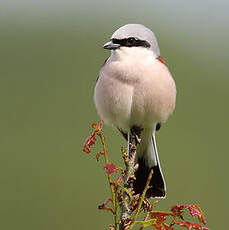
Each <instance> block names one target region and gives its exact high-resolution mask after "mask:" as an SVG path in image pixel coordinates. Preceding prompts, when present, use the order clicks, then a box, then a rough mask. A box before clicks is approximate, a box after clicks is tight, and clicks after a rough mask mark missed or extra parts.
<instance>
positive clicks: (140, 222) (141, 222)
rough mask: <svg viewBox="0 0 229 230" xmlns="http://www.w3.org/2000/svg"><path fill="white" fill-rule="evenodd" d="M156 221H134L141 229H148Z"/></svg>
mask: <svg viewBox="0 0 229 230" xmlns="http://www.w3.org/2000/svg"><path fill="white" fill-rule="evenodd" d="M156 220H157V219H150V220H146V221H136V223H137V224H142V225H143V227H144V228H145V227H149V226H152V224H153V223H154V222H155V221H156Z"/></svg>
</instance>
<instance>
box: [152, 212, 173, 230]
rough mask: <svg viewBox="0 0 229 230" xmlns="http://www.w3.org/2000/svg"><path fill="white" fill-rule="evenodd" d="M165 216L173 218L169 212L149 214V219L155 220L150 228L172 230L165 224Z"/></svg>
mask: <svg viewBox="0 0 229 230" xmlns="http://www.w3.org/2000/svg"><path fill="white" fill-rule="evenodd" d="M167 216H173V217H174V214H173V213H171V212H154V211H153V212H151V213H150V218H151V219H156V221H155V222H154V223H153V224H152V226H153V227H155V229H157V230H173V228H172V227H171V226H169V225H168V224H166V223H165V221H166V217H167Z"/></svg>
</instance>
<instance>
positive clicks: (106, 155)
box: [97, 128, 118, 230]
mask: <svg viewBox="0 0 229 230" xmlns="http://www.w3.org/2000/svg"><path fill="white" fill-rule="evenodd" d="M97 134H98V135H99V137H100V139H101V143H102V145H103V152H104V159H105V163H106V164H107V163H109V159H108V152H107V146H106V142H105V138H104V136H103V132H102V129H101V128H99V129H98V133H97ZM107 179H108V182H109V186H110V191H111V196H112V203H113V211H114V219H115V226H116V222H117V206H118V204H117V203H116V196H115V192H114V188H113V185H112V179H111V175H109V174H107ZM115 230H118V228H115Z"/></svg>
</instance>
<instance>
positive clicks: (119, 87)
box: [94, 24, 176, 198]
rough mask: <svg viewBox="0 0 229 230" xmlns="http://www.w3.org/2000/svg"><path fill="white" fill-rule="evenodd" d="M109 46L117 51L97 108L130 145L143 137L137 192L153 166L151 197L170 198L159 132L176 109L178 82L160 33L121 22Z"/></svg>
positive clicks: (103, 74)
mask: <svg viewBox="0 0 229 230" xmlns="http://www.w3.org/2000/svg"><path fill="white" fill-rule="evenodd" d="M103 48H104V49H108V50H110V51H111V55H110V57H108V58H107V59H106V61H105V62H104V64H103V65H102V67H101V70H100V72H99V76H98V79H97V82H96V85H95V89H94V102H95V106H96V109H97V112H98V114H99V116H100V117H101V118H102V119H104V121H105V123H107V124H108V125H111V126H113V127H115V128H117V129H118V130H119V131H120V132H121V133H122V135H123V136H124V137H125V138H126V139H127V141H128V143H127V145H128V146H129V145H130V140H131V136H132V135H136V136H137V135H139V136H140V137H139V139H140V143H139V144H138V145H137V155H136V161H137V163H138V169H137V171H136V172H135V177H136V180H135V181H134V185H133V188H134V192H135V194H141V193H142V192H143V190H144V187H145V184H146V182H147V178H148V175H149V172H150V171H151V169H153V175H152V178H151V180H150V184H149V188H148V190H147V193H146V194H147V197H152V198H165V197H166V184H165V180H164V176H163V173H162V170H161V166H160V161H159V156H158V151H157V146H156V138H155V135H156V130H158V129H160V127H161V125H162V124H163V123H165V122H166V121H167V119H168V117H169V116H170V115H171V114H172V113H173V111H174V109H175V104H176V84H175V81H174V79H173V77H172V75H171V73H170V71H169V69H168V67H167V64H166V62H165V60H164V59H163V58H162V57H161V56H160V49H159V46H158V42H157V39H156V37H155V35H154V33H153V32H152V31H151V30H150V29H149V28H147V27H145V26H144V25H142V24H126V25H124V26H121V27H120V28H119V29H117V30H116V31H115V32H114V33H113V35H112V36H111V38H110V40H109V41H108V42H107V43H105V44H104V46H103ZM128 149H129V147H128Z"/></svg>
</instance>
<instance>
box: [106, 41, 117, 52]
mask: <svg viewBox="0 0 229 230" xmlns="http://www.w3.org/2000/svg"><path fill="white" fill-rule="evenodd" d="M119 47H120V44H115V43H113V42H112V40H111V41H109V42H107V43H106V44H104V46H103V48H104V49H107V50H115V49H118V48H119Z"/></svg>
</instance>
